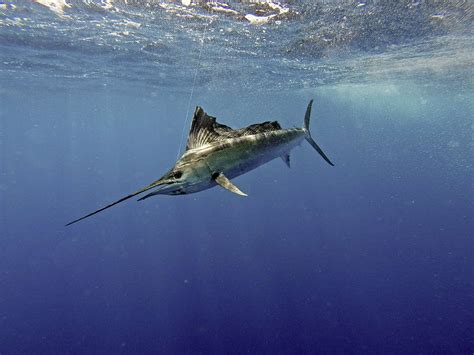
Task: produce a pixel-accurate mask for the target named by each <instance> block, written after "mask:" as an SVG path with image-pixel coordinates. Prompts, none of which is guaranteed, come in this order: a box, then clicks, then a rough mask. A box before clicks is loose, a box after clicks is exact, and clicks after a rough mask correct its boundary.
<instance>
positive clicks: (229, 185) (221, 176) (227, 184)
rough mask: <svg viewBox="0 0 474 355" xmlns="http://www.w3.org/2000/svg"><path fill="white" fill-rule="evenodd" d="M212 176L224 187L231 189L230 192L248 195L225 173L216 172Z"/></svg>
mask: <svg viewBox="0 0 474 355" xmlns="http://www.w3.org/2000/svg"><path fill="white" fill-rule="evenodd" d="M212 178H213V179H214V180H215V182H217V183H218V184H219V185H221V186H222V187H223V188H224V189H227V190H229V191H230V192H233V193H234V194H237V195H240V196H247V194H246V193H244V192H242V191H240V190H239V188H238V187H237V186H235V185H234V184H233V183H232V182H231V181H230V180H229V179H228V178H227V177H226V176H225V175H224V174H222V173H215V174H213V175H212Z"/></svg>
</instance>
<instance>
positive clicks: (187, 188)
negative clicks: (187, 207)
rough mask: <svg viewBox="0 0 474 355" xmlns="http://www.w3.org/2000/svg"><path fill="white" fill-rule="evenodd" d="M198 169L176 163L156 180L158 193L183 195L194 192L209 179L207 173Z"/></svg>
mask: <svg viewBox="0 0 474 355" xmlns="http://www.w3.org/2000/svg"><path fill="white" fill-rule="evenodd" d="M198 170H199V169H196V167H191V166H190V165H189V164H177V165H175V166H174V167H173V168H172V169H170V170H169V171H168V172H167V173H166V174H165V175H163V176H162V177H161V178H160V179H159V180H158V181H157V183H158V185H159V186H160V187H159V189H158V190H157V191H156V194H160V195H184V194H187V193H190V192H196V191H198V190H199V189H197V187H198V186H200V185H201V184H202V183H203V182H204V181H207V180H209V179H210V177H209V174H207V175H204V174H200V173H199V171H198Z"/></svg>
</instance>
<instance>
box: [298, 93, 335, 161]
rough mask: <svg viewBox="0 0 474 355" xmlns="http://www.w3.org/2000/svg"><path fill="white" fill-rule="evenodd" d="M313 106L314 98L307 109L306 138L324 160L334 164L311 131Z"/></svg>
mask: <svg viewBox="0 0 474 355" xmlns="http://www.w3.org/2000/svg"><path fill="white" fill-rule="evenodd" d="M312 106H313V100H311V101H310V102H309V104H308V108H307V109H306V114H305V116H304V128H305V130H306V137H305V138H306V140H307V141H308V143H309V144H311V146H312V147H313V148H314V149H315V150H316V151H317V152H318V153H319V155H321V156H322V157H323V159H324V160H326V162H327V163H328V164H329V165H331V166H334V164H333V163H332V162H331V161H330V160H329V158H328V157H327V156H326V154H324V152H323V151H322V149H321V148H319V146H318V145H317V144H316V142H315V141H314V140H313V138H312V137H311V132H310V131H309V121H310V120H311V107H312Z"/></svg>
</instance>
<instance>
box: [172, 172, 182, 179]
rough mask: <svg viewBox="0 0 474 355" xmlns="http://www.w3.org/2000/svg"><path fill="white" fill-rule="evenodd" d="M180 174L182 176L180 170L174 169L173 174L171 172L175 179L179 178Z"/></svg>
mask: <svg viewBox="0 0 474 355" xmlns="http://www.w3.org/2000/svg"><path fill="white" fill-rule="evenodd" d="M181 176H183V172H182V171H176V172H175V173H174V174H173V177H174V178H175V179H179V178H180V177H181Z"/></svg>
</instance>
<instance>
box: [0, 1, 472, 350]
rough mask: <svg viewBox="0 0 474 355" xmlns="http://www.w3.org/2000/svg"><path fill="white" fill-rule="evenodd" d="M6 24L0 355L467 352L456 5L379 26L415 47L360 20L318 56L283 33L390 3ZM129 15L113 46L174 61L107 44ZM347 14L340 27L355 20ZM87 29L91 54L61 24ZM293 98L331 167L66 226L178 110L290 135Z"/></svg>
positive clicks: (250, 177)
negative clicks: (263, 19)
mask: <svg viewBox="0 0 474 355" xmlns="http://www.w3.org/2000/svg"><path fill="white" fill-rule="evenodd" d="M167 3H171V4H175V3H176V2H171V1H169V2H167ZM178 3H179V2H178ZM231 3H232V4H233V5H234V8H235V9H236V11H237V10H239V11H247V10H248V9H247V8H245V6H249V5H248V4H246V3H245V2H243V3H241V2H238V1H237V2H231ZM337 3H338V4H344V3H345V4H349V3H348V2H337ZM414 3H415V2H410V4H411V5H410V6H411V7H410V6H409V7H407V8H409V9H412V7H413V6H415V5H413V4H414ZM11 4H12V3H10V5H8V7H7V9H3V10H2V11H3V12H2V17H1V18H0V19H1V22H0V24H1V25H2V26H1V27H0V44H1V48H0V49H1V59H2V60H1V61H0V62H1V63H2V64H0V66H1V68H2V70H1V71H0V80H1V81H0V88H1V89H0V90H1V92H0V93H1V96H0V159H1V160H0V353H2V354H16V353H51V354H53V353H54V354H58V353H73V354H76V353H83V354H91V353H92V354H93V353H98V354H105V353H109V354H116V353H127V354H144V353H162V354H183V353H186V354H194V353H204V354H207V353H215V354H223V353H250V354H256V353H269V354H270V353H272V354H273V353H280V354H296V353H305V354H309V353H317V354H332V353H336V354H342V353H347V354H350V353H358V354H367V353H379V354H392V353H393V354H395V353H397V354H434V353H450V354H472V352H473V351H474V335H473V334H474V259H473V256H474V220H473V216H474V206H473V197H474V191H473V189H474V185H473V177H474V171H473V143H472V142H473V120H472V117H473V91H472V77H470V75H472V62H470V61H469V55H468V53H470V52H469V49H470V48H471V47H470V46H472V37H471V33H470V32H469V31H470V30H469V31H468V30H467V28H465V27H463V23H461V22H460V21H461V20H460V19H462V18H470V17H469V16H471V15H472V11H471V8H469V7H468V8H467V10H466V9H463V8H462V6H461V5H459V11H460V12H461V13H462V11H468V12H466V13H465V14H464V15H462V16H461V15H459V14H458V15H459V16H458V17H457V18H456V17H455V15H456V14H457V13H455V12H452V13H449V11H453V10H452V8H450V7H449V6H448V5H446V6H447V8H446V9H444V10H445V13H447V14H448V15H449V14H450V15H451V17H449V16H447V15H446V18H448V20H449V21H453V22H452V23H451V22H450V23H449V25H450V27H449V26H446V25H445V27H449V28H452V31H448V30H446V29H445V27H436V28H432V27H430V26H435V25H431V23H432V22H429V21H427V22H426V23H425V22H423V21H422V20H421V19H424V18H425V17H423V16H424V15H423V14H425V12H427V13H428V12H429V11H428V10H430V8H428V7H425V8H423V9H422V10H423V11H425V12H423V11H421V10H417V9H415V10H416V11H418V12H417V14H419V16H420V19H419V20H416V21H415V20H413V18H412V17H410V21H411V22H413V21H414V23H411V22H410V21H408V20H407V22H403V21H402V20H403V19H404V18H408V17H404V16H403V13H398V16H395V18H394V19H393V21H394V22H393V23H398V24H400V23H402V24H403V25H404V26H405V27H403V26H401V28H402V29H403V31H409V30H406V27H407V26H411V25H412V26H416V25H417V24H419V23H422V24H423V25H424V27H423V26H422V27H421V28H422V29H423V31H424V32H423V33H421V34H420V33H418V36H420V38H415V41H414V39H413V38H407V37H409V36H408V35H407V34H406V33H403V31H402V30H401V31H402V32H396V33H393V30H390V31H389V30H387V32H386V33H385V35H384V36H381V35H378V36H376V35H373V36H374V38H375V37H377V38H379V41H378V42H376V43H374V48H367V46H369V47H370V43H373V42H371V41H370V40H369V39H367V36H370V35H371V33H372V32H373V31H374V28H373V26H375V27H376V26H380V24H379V25H373V26H372V25H370V24H371V23H372V22H371V21H372V20H370V19H369V20H366V22H363V24H362V25H360V26H359V27H358V28H359V29H365V31H366V32H359V33H361V34H360V35H359V37H357V36H353V37H351V40H352V39H353V38H356V39H355V40H354V41H353V42H351V43H348V42H349V39H347V38H346V41H345V42H343V44H342V45H341V44H340V43H341V42H337V43H338V45H337V46H336V48H332V47H331V48H322V47H321V43H323V42H324V41H323V42H321V40H315V38H316V37H315V36H316V35H317V33H318V32H311V33H310V35H308V36H307V37H301V36H305V34H303V35H302V34H301V28H306V29H311V28H314V27H318V26H319V27H318V28H322V27H324V31H323V32H324V34H325V35H328V33H329V32H330V30H329V29H330V28H331V26H333V27H334V26H336V24H338V23H340V21H342V20H341V18H342V15H343V14H341V12H342V11H349V10H347V9H353V10H350V11H362V10H361V9H362V8H364V7H368V6H373V7H372V8H369V10H370V11H373V12H374V13H377V11H379V12H380V11H381V10H380V9H379V7H382V8H383V6H388V5H386V4H385V5H383V4H384V3H383V2H382V3H381V4H377V3H375V4H372V5H370V4H369V5H364V6H359V7H357V4H354V3H350V5H347V6H348V7H347V8H344V7H343V6H342V5H337V6H336V5H332V6H333V7H331V6H330V7H329V8H330V9H331V11H332V12H330V13H329V14H328V12H327V11H326V10H327V9H326V10H325V8H320V7H316V6H315V7H314V8H313V7H311V3H308V2H301V4H300V5H298V3H297V2H295V3H293V2H289V5H288V7H289V8H290V15H288V16H287V17H285V16H286V15H278V17H276V19H278V21H280V23H275V22H271V21H270V22H269V23H268V24H266V25H263V27H262V26H254V25H251V24H249V23H247V22H245V21H244V20H243V19H242V18H238V17H237V18H236V19H234V18H230V19H229V18H227V17H217V19H215V20H213V21H214V22H213V23H212V24H211V25H207V24H206V25H205V26H204V27H203V26H202V23H201V27H199V26H200V25H199V23H198V22H193V21H196V19H188V18H183V19H180V18H179V17H175V13H174V12H168V10H167V11H166V12H164V10H162V9H161V10H160V9H159V8H152V10H149V9H148V8H146V9H145V10H143V9H142V8H140V7H139V6H138V5H137V4H138V2H137V4H135V5H136V7H134V8H132V10H130V11H135V13H134V14H131V13H125V14H123V13H119V12H111V13H110V14H108V13H107V12H102V11H105V10H100V11H98V10H97V9H95V8H93V9H91V8H88V7H87V6H89V5H90V4H89V5H87V3H86V2H84V3H80V2H72V4H73V5H74V6H73V7H72V8H71V9H67V8H66V9H65V14H66V15H68V16H69V18H67V19H64V18H62V17H61V16H59V15H58V14H55V13H54V12H52V11H50V10H49V9H47V8H43V7H41V6H40V5H38V4H34V3H30V2H18V3H17V7H16V8H15V9H13V8H12V5H11ZM283 4H284V3H283ZM407 4H408V2H407ZM422 4H423V6H425V5H426V4H425V3H423V2H422ZM79 5H81V6H79ZM86 5H87V6H86ZM178 5H179V4H178ZM382 5H383V6H382ZM75 6H76V7H75ZM121 6H124V4H121ZM176 6H177V5H176ZM298 6H301V8H298ZM318 6H322V5H318ZM328 6H329V5H328ZM338 6H339V7H338ZM377 6H379V7H377ZM407 6H408V5H407ZM416 6H418V5H416ZM419 6H422V5H419ZM426 6H428V5H426ZM433 6H434V5H433ZM308 7H309V10H308ZM122 9H123V8H122ZM344 9H346V10H344ZM354 9H355V10H354ZM303 10H304V11H303ZM310 10H311V11H310ZM369 10H367V11H369ZM415 10H414V11H415ZM442 10H443V9H442ZM153 11H156V13H155V15H156V14H158V15H156V16H157V18H159V19H161V20H163V21H158V20H157V19H156V18H153V19H149V18H147V17H146V16H148V15H149V14H151V13H154V12H153ZM160 11H161V12H160ZM180 11H181V10H180ZM193 11H194V10H193ZM196 11H197V13H206V12H205V10H203V8H198V9H197V10H196ZM305 11H306V12H305ZM364 11H365V10H364ZM410 11H411V10H410ZM136 13H138V14H139V15H140V14H143V16H144V17H143V18H144V19H143V22H142V25H141V26H138V27H137V26H136V25H133V26H128V27H127V28H128V30H129V31H131V32H132V34H133V33H134V35H135V36H136V37H134V38H135V39H136V38H139V39H140V40H143V41H145V42H147V41H151V42H153V41H154V39H153V38H151V37H150V36H151V35H150V33H149V32H147V31H148V30H150V29H154V30H157V31H164V32H163V33H164V34H166V33H168V34H170V33H171V34H172V35H174V36H175V37H173V36H171V35H170V36H168V37H167V36H165V35H163V36H158V35H156V36H157V37H160V38H162V39H163V42H164V43H165V44H166V41H167V40H169V41H170V43H171V42H172V40H176V38H178V40H177V42H172V43H175V44H173V45H171V44H169V47H160V46H158V47H154V48H155V49H156V48H158V49H156V51H157V52H155V53H154V54H153V56H152V57H146V56H147V55H148V54H149V53H150V43H148V44H147V45H148V47H146V45H145V46H144V45H142V43H141V42H139V41H138V42H133V41H132V40H130V41H128V38H130V37H131V35H130V34H127V35H126V38H127V40H123V42H122V41H118V42H114V43H112V44H111V43H109V42H108V41H109V40H111V39H110V38H114V37H113V36H112V37H110V36H108V35H104V33H109V34H110V33H111V32H110V31H112V32H113V31H115V27H114V26H115V25H116V24H117V23H119V22H120V21H125V20H127V19H128V20H130V19H131V20H134V21H136V18H134V17H133V16H138V15H137V14H136ZM321 13H323V14H325V16H326V17H325V21H326V22H325V24H324V26H323V24H320V23H319V22H318V21H320V20H319V18H320V17H318V16H319V15H320V14H321ZM351 14H352V15H353V16H354V17H353V18H352V17H351V18H352V21H353V22H352V26H356V25H357V23H358V22H357V21H359V20H357V21H356V19H360V18H361V17H358V16H359V15H360V16H362V15H363V14H362V15H361V14H359V13H353V12H351ZM430 14H431V15H433V16H434V15H436V16H438V15H439V16H441V15H440V14H441V11H440V9H438V8H436V9H433V11H432V12H431V13H430ZM453 14H454V15H453ZM132 15H133V16H132ZM145 15H146V16H145ZM300 15H301V17H298V16H300ZM330 15H331V16H333V17H330ZM336 15H338V16H336ZM150 16H151V15H150ZM160 16H161V17H160ZM168 16H169V17H168ZM380 16H381V17H380V18H383V19H386V21H387V22H389V23H388V24H387V27H390V23H391V22H390V21H389V20H387V19H388V17H387V16H388V15H387V16H383V15H380ZM453 16H454V20H453ZM17 17H18V18H20V20H18V19H17ZM88 17H93V18H95V17H97V18H98V20H97V21H99V19H100V18H103V22H102V23H103V24H104V28H105V29H104V28H102V27H101V29H100V30H99V32H98V33H96V34H97V36H96V37H94V36H92V35H91V34H90V33H89V31H90V32H93V31H94V30H93V29H91V28H83V31H85V33H86V34H87V36H86V34H81V33H78V32H77V31H78V29H77V28H75V26H78V28H82V27H81V26H82V24H83V22H81V21H85V20H84V18H86V19H87V18H88ZM116 17H118V19H117V18H116ZM15 21H20V22H21V23H22V24H18V23H17V22H15ZM114 21H116V22H114ZM166 21H168V22H166ZM272 21H273V20H272ZM417 21H418V22H417ZM434 21H438V18H436V17H435V18H434ZM12 23H13V25H12ZM15 23H16V24H15ZM45 23H46V24H48V23H50V24H51V27H48V25H47V26H44V24H45ZM98 23H101V22H98ZM188 23H189V24H190V28H191V29H192V30H193V31H192V32H189V33H188V32H186V31H185V32H184V33H185V34H183V32H182V29H183V26H184V25H185V24H188ZM436 23H437V22H436ZM316 25H318V26H316ZM455 25H456V26H455ZM35 26H36V27H35ZM107 26H112V27H113V28H112V29H111V28H108V27H107ZM154 26H157V27H154ZM220 26H223V27H226V26H230V27H229V28H231V29H233V31H228V32H229V33H230V32H232V33H234V35H235V36H236V37H232V39H231V40H230V41H231V42H232V41H234V42H233V44H232V45H230V47H231V48H230V47H222V46H223V43H224V42H225V40H226V39H227V38H226V37H225V36H226V35H225V34H224V35H219V33H221V32H220V31H219V28H220ZM282 26H283V27H282ZM370 26H372V27H370ZM436 26H438V25H436ZM336 27H337V26H336ZM354 28H355V27H354ZM390 28H391V27H390ZM33 29H36V30H38V29H42V30H43V31H44V33H43V32H41V31H39V32H34V31H33ZM336 29H337V28H336ZM135 30H136V31H137V33H135V32H133V31H135ZM101 31H105V32H101ZM139 31H143V32H140V33H139ZM246 31H247V32H246ZM317 31H319V30H317ZM361 31H362V30H361ZM443 31H444V32H443ZM303 32H304V31H303ZM186 33H187V34H186ZM200 33H201V34H202V33H204V37H206V36H211V34H213V35H215V36H216V37H214V38H213V39H209V42H206V41H204V42H203V43H202V41H199V34H200ZM224 33H226V32H224ZM305 33H306V32H305ZM427 34H428V35H427ZM188 35H189V36H188ZM261 35H263V36H267V37H266V38H267V44H265V43H263V44H261V45H259V44H258V41H259V40H260V39H261V37H258V36H261ZM405 35H406V36H405ZM69 36H72V38H70V37H69ZM180 36H182V37H180ZM195 36H196V37H195ZM446 36H448V37H446ZM37 37H38V39H37ZM172 37H173V38H172ZM257 37H258V39H257ZM68 38H70V40H68ZM90 38H92V40H91V41H90V42H88V40H89V39H90ZM171 38H172V39H171ZM196 38H197V39H196ZM206 38H207V37H206ZM249 38H250V39H254V41H253V42H251V43H247V42H245V41H247V40H248V39H249ZM305 38H306V40H303V39H305ZM181 40H182V41H184V44H183V42H180V41H181ZM68 41H70V43H69V42H68ZM111 41H112V40H111ZM113 41H115V40H113ZM221 41H222V42H221ZM383 41H386V42H383ZM268 42H271V43H270V44H268ZM382 42H383V43H382ZM65 43H69V45H65ZM153 43H154V42H153ZM180 43H181V44H180ZM201 43H202V44H201ZM276 43H277V44H278V43H283V44H282V46H283V47H285V48H293V49H294V48H300V49H301V46H300V45H299V43H302V45H303V46H306V49H307V50H303V49H301V53H299V52H298V51H296V52H295V50H288V51H284V50H281V48H280V49H279V48H275V44H276ZM291 43H292V45H290V46H289V47H288V45H289V44H291ZM135 44H136V48H135V47H134V46H135ZM155 44H156V43H155ZM108 46H109V47H108ZM394 46H396V47H394ZM375 47H376V48H375ZM84 48H85V49H84ZM104 48H109V49H108V50H106V49H104ZM462 48H464V50H462ZM86 49H87V50H86ZM220 50H222V52H219V51H220ZM308 51H310V53H309V52H308ZM199 52H201V53H200V54H199ZM254 52H255V53H256V56H255V57H253V55H254V54H252V53H254ZM322 52H324V53H322ZM147 53H148V54H147ZM186 53H189V57H187V56H186ZM265 53H266V55H265ZM282 53H286V54H282ZM142 54H143V56H144V57H143V58H142V57H141V55H142ZM309 54H313V55H316V54H318V56H317V57H314V58H311V55H309ZM170 58H171V59H170ZM173 58H176V60H174V59H173ZM114 60H115V61H114ZM47 64H48V65H47ZM196 69H197V71H196ZM195 73H197V75H196V80H195V88H194V91H193V95H192V97H191V100H190V93H191V87H192V83H193V81H194V74H195ZM311 98H314V99H315V104H314V106H313V115H312V122H311V130H312V134H313V136H314V137H315V139H316V141H317V142H318V143H319V144H320V145H321V146H322V148H323V150H324V151H325V153H326V154H327V155H328V156H329V157H330V158H331V160H332V161H333V162H334V163H335V167H331V166H329V165H327V164H326V163H325V162H324V161H323V160H322V159H321V158H320V157H319V155H318V154H317V153H316V152H314V151H313V150H312V148H311V147H310V146H309V145H308V144H307V143H305V142H304V143H303V144H302V146H301V147H298V148H295V149H294V150H293V151H292V152H291V163H292V167H291V169H288V168H287V167H286V166H285V164H284V163H283V162H282V161H281V160H279V159H277V160H275V161H272V162H270V163H269V164H267V165H264V166H262V167H260V168H259V169H257V170H255V171H253V172H250V173H248V174H246V175H244V176H241V177H239V178H236V179H235V180H234V182H235V183H236V184H237V186H239V188H241V189H242V190H243V191H245V192H246V193H248V195H249V196H248V197H246V198H241V197H239V196H236V195H234V194H231V193H229V192H228V191H225V190H223V189H221V188H218V187H216V188H213V189H210V190H206V191H203V192H201V193H198V194H193V195H187V196H177V197H171V196H159V197H154V198H151V199H148V200H145V201H142V202H135V201H134V200H129V201H127V202H124V203H123V204H120V205H118V206H115V207H113V208H111V209H109V210H107V211H104V212H103V213H101V214H98V215H96V216H93V217H91V218H90V219H87V220H84V221H82V222H80V223H78V224H75V225H72V226H70V227H67V228H65V227H64V224H65V223H67V222H69V221H70V220H72V219H75V218H77V217H80V216H81V215H83V214H85V213H88V212H90V211H93V210H95V209H97V208H99V207H101V206H103V205H105V204H108V203H110V202H112V201H114V200H116V199H118V198H120V197H122V196H124V195H127V194H129V193H131V192H133V191H136V190H137V189H138V188H141V187H143V186H145V185H147V184H149V183H150V182H152V181H154V180H156V179H157V178H158V177H160V176H161V175H162V174H163V173H164V172H166V171H167V170H168V169H169V168H170V167H171V166H172V165H173V164H174V162H175V160H176V156H177V154H178V151H179V149H180V141H181V138H182V137H181V133H182V131H183V127H185V132H186V131H187V130H188V128H187V127H188V126H189V125H190V117H188V118H187V119H186V113H187V112H188V110H189V112H192V111H193V108H194V106H195V105H200V106H202V107H203V108H204V109H205V110H206V111H207V112H208V113H209V114H211V115H213V116H216V117H217V118H218V121H219V122H222V123H224V124H228V125H230V126H233V127H242V126H246V125H248V124H252V123H256V122H260V121H264V120H278V121H279V122H280V123H281V124H282V126H284V127H292V126H300V125H301V124H302V121H303V116H304V111H305V108H306V105H307V103H308V101H309V100H310V99H311ZM188 102H190V104H189V105H188ZM188 116H190V114H188ZM185 135H186V133H185ZM182 145H184V143H183V144H182Z"/></svg>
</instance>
